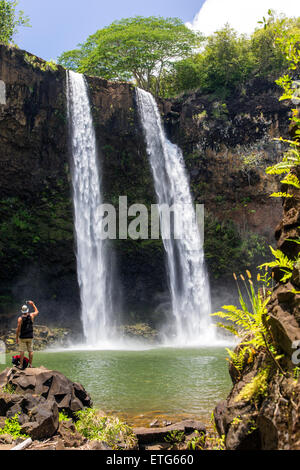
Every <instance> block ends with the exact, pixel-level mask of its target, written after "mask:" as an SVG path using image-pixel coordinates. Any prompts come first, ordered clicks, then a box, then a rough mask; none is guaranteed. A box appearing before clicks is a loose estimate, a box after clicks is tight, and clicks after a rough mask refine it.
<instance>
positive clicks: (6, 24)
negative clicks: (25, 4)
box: [0, 0, 30, 44]
mask: <svg viewBox="0 0 300 470" xmlns="http://www.w3.org/2000/svg"><path fill="white" fill-rule="evenodd" d="M17 6H18V1H17V0H0V44H1V43H2V44H10V43H11V42H12V41H13V38H14V36H15V35H16V34H17V32H18V27H19V26H30V25H29V19H28V18H27V17H26V16H25V15H24V12H23V11H19V12H17V11H16V10H17Z"/></svg>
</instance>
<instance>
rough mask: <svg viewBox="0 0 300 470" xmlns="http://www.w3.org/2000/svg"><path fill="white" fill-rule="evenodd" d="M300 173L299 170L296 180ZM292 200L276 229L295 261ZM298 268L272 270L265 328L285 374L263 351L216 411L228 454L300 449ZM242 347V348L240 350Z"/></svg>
mask: <svg viewBox="0 0 300 470" xmlns="http://www.w3.org/2000/svg"><path fill="white" fill-rule="evenodd" d="M299 176H300V174H299V171H298V174H297V177H298V178H299ZM288 192H289V194H291V195H293V197H292V198H288V199H285V201H284V204H283V218H282V220H281V222H280V223H279V224H278V226H277V227H276V239H277V246H278V248H279V249H280V250H282V251H283V253H284V254H285V255H287V256H288V257H289V258H290V259H297V257H298V255H299V245H298V244H297V243H295V242H291V241H290V240H291V239H299V237H300V228H299V224H300V191H299V190H298V189H296V188H292V187H289V189H288ZM299 268H300V266H299V265H298V263H296V264H295V266H294V270H293V274H292V277H291V279H290V280H289V281H288V282H286V283H283V282H280V280H281V278H282V274H283V272H280V270H279V269H278V268H274V270H273V271H274V279H275V282H276V285H275V288H274V289H273V292H272V296H271V299H270V301H269V303H268V316H269V318H268V320H267V328H268V329H269V331H270V333H271V335H272V338H273V342H274V345H275V347H276V350H277V353H279V355H280V356H281V359H280V362H281V366H282V369H281V370H280V368H279V367H278V366H276V365H275V364H274V362H273V361H270V357H269V355H268V354H267V353H266V352H265V351H263V350H261V351H260V352H259V353H258V354H256V355H255V356H254V358H253V360H249V358H248V360H247V358H246V357H245V360H244V361H243V364H242V367H241V368H240V369H239V370H237V369H236V368H235V367H234V366H233V365H232V364H231V365H230V367H229V372H230V375H231V378H232V382H233V387H232V390H231V392H230V394H229V396H228V397H227V399H226V400H224V401H223V402H220V403H219V404H218V405H217V407H216V409H215V422H216V426H217V429H218V432H219V433H220V435H225V443H226V447H227V449H229V450H249V449H250V450H300V377H299V358H300V351H299V345H300V295H299V288H300V269H299ZM241 347H242V348H243V347H244V346H241V345H239V346H238V347H237V350H240V348H241ZM263 371H268V372H267V374H268V382H267V388H266V390H261V391H260V392H261V393H260V394H258V396H257V397H256V398H255V399H254V397H253V396H252V397H251V396H249V397H248V398H247V396H246V397H244V398H243V399H242V398H241V395H240V394H241V391H242V390H245V387H246V386H247V385H248V386H249V384H250V383H251V381H253V380H254V379H255V378H256V379H257V380H258V378H259V374H261V373H263Z"/></svg>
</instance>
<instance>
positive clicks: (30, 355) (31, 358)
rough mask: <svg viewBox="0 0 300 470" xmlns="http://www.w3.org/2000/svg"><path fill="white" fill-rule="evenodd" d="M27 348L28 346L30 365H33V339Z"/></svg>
mask: <svg viewBox="0 0 300 470" xmlns="http://www.w3.org/2000/svg"><path fill="white" fill-rule="evenodd" d="M27 348H28V355H29V364H28V367H32V360H33V350H32V340H29V341H28V343H27Z"/></svg>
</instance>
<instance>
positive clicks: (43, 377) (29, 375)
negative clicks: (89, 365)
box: [0, 367, 92, 417]
mask: <svg viewBox="0 0 300 470" xmlns="http://www.w3.org/2000/svg"><path fill="white" fill-rule="evenodd" d="M6 384H9V385H11V386H12V387H13V388H14V390H15V392H16V393H17V394H23V395H24V394H25V395H27V394H28V393H29V394H32V395H40V396H42V397H43V398H45V399H46V400H48V399H49V400H51V399H52V400H54V401H55V403H56V405H57V407H58V410H59V411H62V410H63V411H64V412H65V413H67V414H68V416H70V417H72V416H74V413H75V412H77V411H79V410H82V409H83V408H84V407H92V401H91V398H90V396H89V395H88V393H87V392H86V391H85V389H84V388H83V386H82V385H81V384H78V383H74V382H72V381H71V380H69V379H68V378H67V377H65V376H64V375H63V374H62V373H61V372H58V371H53V370H48V369H45V368H44V367H39V368H32V369H26V370H24V371H21V370H19V369H17V368H12V369H6V370H5V371H4V372H2V374H0V387H1V386H2V387H3V386H5V385H6ZM5 403H6V402H5V401H4V402H3V400H1V399H0V415H1V414H2V416H3V414H6V412H7V410H8V408H7V406H8V405H7V404H5ZM9 403H10V404H9V407H11V406H13V405H12V404H11V402H9ZM18 411H19V410H18Z"/></svg>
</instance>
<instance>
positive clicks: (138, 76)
mask: <svg viewBox="0 0 300 470" xmlns="http://www.w3.org/2000/svg"><path fill="white" fill-rule="evenodd" d="M269 13H270V16H269V20H268V28H265V27H264V26H263V27H261V28H257V29H256V31H255V32H254V33H253V34H252V35H251V37H250V38H249V37H247V36H245V35H238V33H237V32H236V31H234V30H233V29H232V28H230V27H229V25H225V26H224V28H223V29H221V30H219V31H217V32H216V33H214V34H213V35H211V36H210V37H208V38H204V37H203V36H201V34H200V33H197V34H196V33H194V32H193V31H191V30H189V29H188V28H187V27H186V26H184V24H183V23H182V22H181V21H180V20H178V19H176V18H166V19H164V18H156V17H149V18H143V17H135V18H126V19H122V20H120V21H117V22H114V23H112V24H111V25H110V26H107V27H106V28H103V29H101V30H99V31H97V32H96V33H95V34H94V35H91V36H90V37H89V38H88V39H87V41H86V42H85V43H83V44H79V47H78V48H77V49H75V50H72V51H68V52H64V53H63V54H62V55H61V56H60V58H59V63H60V64H62V65H64V66H65V67H67V68H70V69H73V70H77V71H79V72H82V73H88V74H92V75H97V76H100V77H103V78H107V79H109V80H115V79H116V80H129V81H133V82H134V83H135V84H137V85H138V86H139V87H141V88H144V89H145V90H148V91H151V92H152V93H153V94H155V95H156V96H158V95H159V96H163V97H170V96H176V95H178V94H179V93H181V92H186V91H190V90H194V89H201V90H202V92H203V93H217V94H222V95H224V94H225V95H226V94H228V93H229V92H230V90H232V89H233V88H235V87H236V86H238V85H240V86H241V85H243V84H244V83H246V82H247V81H249V80H251V79H253V78H257V77H266V76H268V77H274V79H275V78H277V77H278V76H279V75H280V74H281V73H283V72H284V71H286V70H287V68H288V65H289V61H288V59H287V58H286V53H285V51H283V50H282V48H281V47H280V44H279V43H278V41H276V37H277V38H278V37H281V38H282V37H284V35H285V34H286V33H287V32H288V33H291V32H293V31H294V30H299V28H300V23H299V18H297V19H292V18H290V19H288V18H281V17H279V18H277V17H276V16H275V14H274V13H273V12H271V11H270V12H269Z"/></svg>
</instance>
